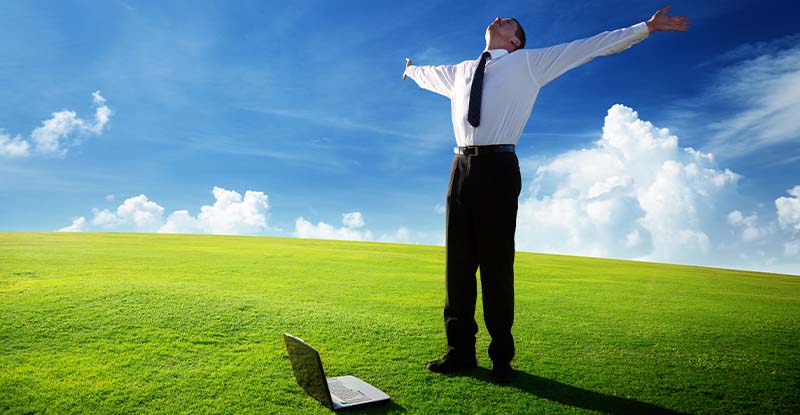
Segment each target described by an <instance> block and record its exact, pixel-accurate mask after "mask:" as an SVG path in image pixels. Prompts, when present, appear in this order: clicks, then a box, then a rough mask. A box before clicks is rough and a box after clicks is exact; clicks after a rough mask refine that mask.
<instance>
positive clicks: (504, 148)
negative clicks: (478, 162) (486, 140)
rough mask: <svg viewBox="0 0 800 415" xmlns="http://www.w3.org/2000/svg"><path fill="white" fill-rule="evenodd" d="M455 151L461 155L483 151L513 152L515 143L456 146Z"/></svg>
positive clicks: (472, 154) (474, 154)
mask: <svg viewBox="0 0 800 415" xmlns="http://www.w3.org/2000/svg"><path fill="white" fill-rule="evenodd" d="M453 152H454V153H456V154H458V155H461V156H469V157H474V156H477V155H479V154H483V153H513V152H514V145H513V144H497V145H491V146H467V147H456V148H454V149H453Z"/></svg>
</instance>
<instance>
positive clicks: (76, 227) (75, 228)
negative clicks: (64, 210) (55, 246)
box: [56, 216, 86, 232]
mask: <svg viewBox="0 0 800 415" xmlns="http://www.w3.org/2000/svg"><path fill="white" fill-rule="evenodd" d="M85 230H86V218H84V217H83V216H81V217H79V218H77V219H74V220H73V221H72V224H71V225H69V226H67V227H64V228H61V229H59V230H57V231H56V232H83V231H85Z"/></svg>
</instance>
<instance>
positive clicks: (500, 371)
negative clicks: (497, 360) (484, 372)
mask: <svg viewBox="0 0 800 415" xmlns="http://www.w3.org/2000/svg"><path fill="white" fill-rule="evenodd" d="M489 377H490V378H491V379H492V381H493V382H495V383H511V381H512V380H513V379H514V369H511V365H510V364H508V363H506V364H495V365H493V366H492V372H491V373H490V374H489Z"/></svg>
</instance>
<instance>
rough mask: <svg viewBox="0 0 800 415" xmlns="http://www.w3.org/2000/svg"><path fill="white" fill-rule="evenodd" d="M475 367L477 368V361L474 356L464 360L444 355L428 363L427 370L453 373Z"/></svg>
mask: <svg viewBox="0 0 800 415" xmlns="http://www.w3.org/2000/svg"><path fill="white" fill-rule="evenodd" d="M476 367H478V360H477V359H476V358H475V356H471V357H469V358H464V357H456V356H453V355H451V354H446V355H444V357H443V358H441V359H439V360H434V361H431V362H428V370H430V371H431V372H436V373H453V372H457V371H459V370H464V369H473V368H476Z"/></svg>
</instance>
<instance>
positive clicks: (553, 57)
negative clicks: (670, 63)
mask: <svg viewBox="0 0 800 415" xmlns="http://www.w3.org/2000/svg"><path fill="white" fill-rule="evenodd" d="M671 8H672V7H671V6H668V7H665V8H663V9H661V10H659V11H657V12H656V13H655V14H653V16H652V17H651V18H650V20H648V21H646V22H641V23H637V24H635V25H633V26H630V27H626V28H623V29H617V30H614V31H610V32H603V33H600V34H598V35H595V36H592V37H588V38H586V39H580V40H575V41H572V42H568V43H563V44H560V45H556V46H551V47H549V48H542V49H525V50H523V51H520V52H524V53H525V54H526V55H527V56H528V62H529V64H530V70H531V76H533V78H534V80H535V81H536V82H537V83H538V84H539V86H544V85H545V84H547V83H549V82H550V81H552V80H553V79H555V78H557V77H559V76H561V75H562V74H563V73H564V72H567V71H569V70H571V69H573V68H576V67H578V66H581V65H583V64H585V63H587V62H589V61H591V60H592V59H594V58H596V57H599V56H607V55H611V54H614V53H619V52H622V51H623V50H625V49H627V48H629V47H631V46H633V45H634V44H636V43H638V42H640V41H642V40H644V39H645V38H646V37H647V36H649V35H650V34H651V33H653V32H658V31H673V30H676V31H684V30H687V29H688V28H689V22H688V21H683V19H686V16H667V12H668V11H669V10H670V9H671Z"/></svg>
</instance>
